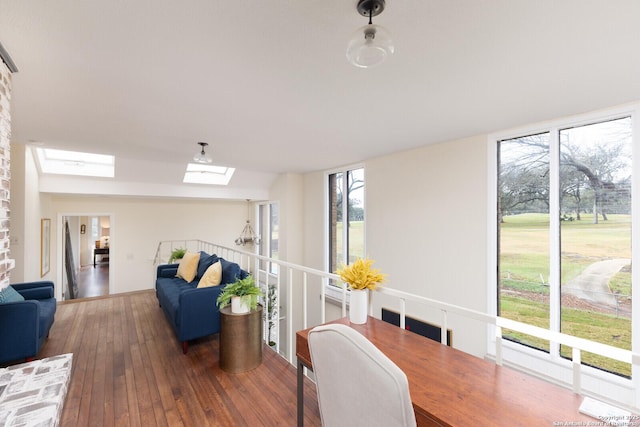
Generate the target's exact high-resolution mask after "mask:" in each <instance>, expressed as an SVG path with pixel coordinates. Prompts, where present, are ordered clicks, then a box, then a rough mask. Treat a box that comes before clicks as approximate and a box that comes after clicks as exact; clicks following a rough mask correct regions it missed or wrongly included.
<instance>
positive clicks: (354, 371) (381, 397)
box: [309, 324, 416, 427]
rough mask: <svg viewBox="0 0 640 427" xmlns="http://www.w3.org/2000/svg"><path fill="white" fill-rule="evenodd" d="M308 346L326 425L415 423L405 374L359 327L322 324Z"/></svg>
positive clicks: (334, 426)
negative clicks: (361, 332) (357, 328)
mask: <svg viewBox="0 0 640 427" xmlns="http://www.w3.org/2000/svg"><path fill="white" fill-rule="evenodd" d="M309 350H310V352H311V363H312V365H313V372H314V374H315V379H316V388H317V391H318V406H319V407H320V418H321V419H322V425H323V426H325V427H341V426H345V427H358V426H366V427H370V426H394V427H395V426H410V427H414V426H415V425H416V419H415V414H414V412H413V406H412V404H411V396H410V395H409V383H408V381H407V376H406V375H405V373H404V372H403V371H402V370H401V369H400V368H399V367H398V366H397V365H396V364H395V363H393V362H392V361H391V360H390V359H389V358H388V357H387V356H385V355H384V354H383V353H382V352H381V351H380V350H379V349H378V348H377V347H376V346H375V345H373V344H372V343H371V342H370V341H369V340H368V339H367V338H365V337H364V336H363V335H362V334H360V333H359V332H357V331H356V330H355V329H353V328H350V327H349V326H347V325H342V324H330V325H323V326H318V327H316V328H314V329H312V330H311V331H310V332H309Z"/></svg>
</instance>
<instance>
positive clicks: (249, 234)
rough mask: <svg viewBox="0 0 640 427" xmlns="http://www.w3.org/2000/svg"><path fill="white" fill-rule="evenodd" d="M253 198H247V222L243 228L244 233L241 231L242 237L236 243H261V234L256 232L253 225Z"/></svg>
mask: <svg viewBox="0 0 640 427" xmlns="http://www.w3.org/2000/svg"><path fill="white" fill-rule="evenodd" d="M250 217H251V200H249V199H247V223H246V224H245V226H244V228H243V229H242V233H240V237H238V238H237V239H236V245H238V246H240V245H242V246H244V245H247V244H249V245H259V244H260V240H261V239H260V236H258V235H257V234H256V232H255V231H254V230H253V227H252V226H251V219H249V218H250Z"/></svg>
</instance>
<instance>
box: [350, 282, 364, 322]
mask: <svg viewBox="0 0 640 427" xmlns="http://www.w3.org/2000/svg"><path fill="white" fill-rule="evenodd" d="M368 309H369V289H352V290H351V293H350V297H349V321H350V322H351V323H356V324H358V325H362V324H363V323H367V311H368Z"/></svg>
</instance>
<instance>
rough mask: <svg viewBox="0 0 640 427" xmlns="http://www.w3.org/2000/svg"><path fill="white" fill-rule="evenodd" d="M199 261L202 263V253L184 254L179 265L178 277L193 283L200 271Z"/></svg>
mask: <svg viewBox="0 0 640 427" xmlns="http://www.w3.org/2000/svg"><path fill="white" fill-rule="evenodd" d="M198 261H200V252H196V253H193V252H187V253H186V254H184V256H183V257H182V259H181V260H180V264H179V265H178V273H177V274H176V277H179V278H181V279H184V280H186V281H187V282H189V283H191V282H192V281H193V279H195V277H196V273H197V271H198Z"/></svg>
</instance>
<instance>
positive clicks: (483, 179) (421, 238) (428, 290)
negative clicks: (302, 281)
mask: <svg viewBox="0 0 640 427" xmlns="http://www.w3.org/2000/svg"><path fill="white" fill-rule="evenodd" d="M486 141H487V139H486V136H478V137H473V138H468V139H463V140H459V141H452V142H448V143H442V144H438V145H431V146H426V147H422V148H418V149H415V150H411V151H406V152H400V153H395V154H392V155H388V156H384V157H380V158H376V159H372V160H369V161H367V162H366V163H365V179H366V213H365V215H366V239H367V248H366V250H367V254H368V255H369V257H370V258H372V259H374V260H375V261H376V264H375V266H376V267H377V268H380V269H381V270H382V271H383V272H384V273H387V274H388V275H389V277H388V282H387V285H388V286H389V287H392V288H394V289H399V290H403V291H407V292H411V293H413V294H417V295H422V296H425V297H428V298H433V299H437V300H441V301H445V302H449V303H453V304H456V305H460V306H463V307H466V308H470V309H474V310H479V311H486V307H487V286H486V264H487V261H486V260H487V258H486V250H487V246H486V239H487V231H486V230H487V191H488V190H487V152H486V150H487V143H486ZM305 178H306V179H305V188H304V192H305V203H306V205H305V215H306V216H305V228H304V230H305V260H304V261H305V264H306V265H309V266H321V265H324V252H323V251H324V247H323V245H324V240H323V236H322V235H321V234H320V233H324V231H323V230H324V215H322V214H320V213H319V212H322V211H323V210H324V204H322V205H320V203H322V201H323V199H324V185H325V182H324V179H323V175H322V174H318V173H316V174H309V175H307V176H306V177H305ZM373 300H374V307H375V310H374V312H375V313H376V315H377V316H380V307H381V305H384V306H385V307H388V308H391V309H396V310H398V309H399V306H398V305H397V304H395V303H391V302H389V301H384V300H382V297H381V295H379V294H378V295H377V296H376V295H374V298H373ZM407 311H408V314H410V315H414V316H416V317H418V318H421V319H424V320H427V321H439V319H440V317H439V313H431V312H428V311H425V310H424V309H423V308H421V307H415V306H411V305H408V307H407ZM448 321H449V322H450V324H449V326H450V327H451V328H452V329H453V340H454V341H455V342H456V343H457V344H460V343H463V342H465V343H466V344H465V345H464V346H463V347H460V348H461V349H463V350H465V351H468V352H470V353H472V354H476V355H479V356H484V354H485V350H486V339H485V338H486V328H485V327H484V326H482V325H473V324H472V323H471V322H465V321H463V320H461V319H456V318H454V317H453V316H451V317H450V318H449V319H448Z"/></svg>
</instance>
